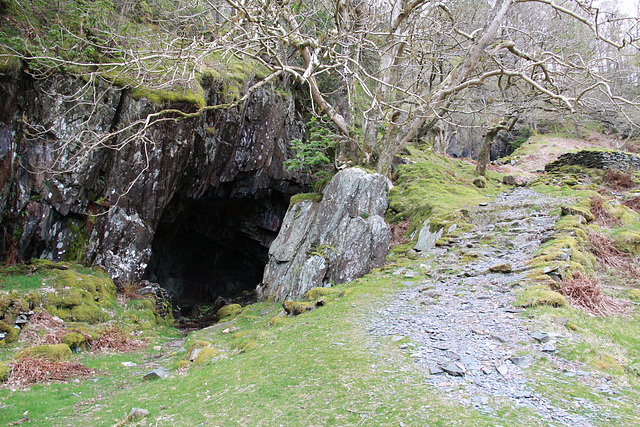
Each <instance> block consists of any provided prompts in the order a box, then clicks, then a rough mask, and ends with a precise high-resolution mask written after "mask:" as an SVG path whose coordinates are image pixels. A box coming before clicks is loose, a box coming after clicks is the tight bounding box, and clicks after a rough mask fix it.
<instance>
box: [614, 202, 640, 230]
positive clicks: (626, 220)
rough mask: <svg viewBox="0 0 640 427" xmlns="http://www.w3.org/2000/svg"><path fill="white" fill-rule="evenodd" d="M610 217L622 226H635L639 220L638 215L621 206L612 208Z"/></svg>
mask: <svg viewBox="0 0 640 427" xmlns="http://www.w3.org/2000/svg"><path fill="white" fill-rule="evenodd" d="M611 215H613V216H614V217H616V218H618V219H619V220H620V221H622V223H623V224H624V225H633V224H637V223H638V221H639V220H640V214H638V213H637V212H636V211H634V210H633V209H630V208H629V207H627V206H625V205H623V204H618V205H615V206H613V209H612V212H611Z"/></svg>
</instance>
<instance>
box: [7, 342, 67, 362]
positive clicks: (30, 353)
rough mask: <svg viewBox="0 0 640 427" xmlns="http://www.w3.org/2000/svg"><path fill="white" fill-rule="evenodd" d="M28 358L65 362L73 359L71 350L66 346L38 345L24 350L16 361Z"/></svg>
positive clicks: (17, 356)
mask: <svg viewBox="0 0 640 427" xmlns="http://www.w3.org/2000/svg"><path fill="white" fill-rule="evenodd" d="M27 357H33V358H36V359H47V360H52V361H58V362H63V361H65V360H68V359H69V358H70V357H71V349H70V348H69V346H68V345H66V344H53V345H38V346H35V347H30V348H27V349H25V350H22V351H21V352H20V353H18V354H16V356H15V358H16V359H24V358H27Z"/></svg>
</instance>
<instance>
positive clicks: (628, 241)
mask: <svg viewBox="0 0 640 427" xmlns="http://www.w3.org/2000/svg"><path fill="white" fill-rule="evenodd" d="M613 244H614V246H615V247H616V248H617V249H619V250H620V251H622V252H626V253H629V254H632V255H635V256H637V255H640V233H639V232H637V231H623V232H621V233H620V234H618V235H617V236H616V237H615V240H614V241H613Z"/></svg>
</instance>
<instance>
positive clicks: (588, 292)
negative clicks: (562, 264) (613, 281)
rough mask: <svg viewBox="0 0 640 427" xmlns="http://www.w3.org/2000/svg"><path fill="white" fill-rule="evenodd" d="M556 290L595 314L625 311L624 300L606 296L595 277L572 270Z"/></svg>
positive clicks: (575, 304)
mask: <svg viewBox="0 0 640 427" xmlns="http://www.w3.org/2000/svg"><path fill="white" fill-rule="evenodd" d="M558 292H559V293H560V294H562V295H564V296H565V298H566V299H567V300H568V301H569V303H570V304H571V305H573V306H575V307H579V308H581V309H583V310H586V311H588V312H591V313H593V314H595V315H597V316H602V317H604V316H607V315H611V314H623V313H625V312H626V311H627V306H626V304H625V303H624V302H622V301H620V300H616V299H614V298H611V297H608V296H606V295H605V294H604V293H603V292H602V288H601V287H600V285H599V283H598V279H596V278H595V277H588V276H585V275H583V274H582V273H580V272H578V271H577V272H574V273H573V277H572V278H571V279H568V280H565V281H564V282H562V284H561V286H560V289H559V290H558Z"/></svg>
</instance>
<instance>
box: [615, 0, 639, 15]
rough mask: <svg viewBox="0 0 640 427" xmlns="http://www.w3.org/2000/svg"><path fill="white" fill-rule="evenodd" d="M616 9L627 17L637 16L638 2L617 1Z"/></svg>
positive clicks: (635, 0) (633, 0) (634, 0)
mask: <svg viewBox="0 0 640 427" xmlns="http://www.w3.org/2000/svg"><path fill="white" fill-rule="evenodd" d="M618 7H619V8H620V11H621V12H622V13H626V14H627V15H629V16H637V15H638V0H618Z"/></svg>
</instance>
